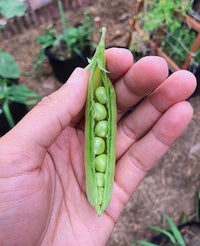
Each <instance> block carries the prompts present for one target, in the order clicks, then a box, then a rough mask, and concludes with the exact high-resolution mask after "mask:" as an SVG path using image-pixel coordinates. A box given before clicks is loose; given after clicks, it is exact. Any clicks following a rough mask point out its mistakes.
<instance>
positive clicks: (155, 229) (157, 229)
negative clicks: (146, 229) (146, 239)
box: [150, 225, 176, 243]
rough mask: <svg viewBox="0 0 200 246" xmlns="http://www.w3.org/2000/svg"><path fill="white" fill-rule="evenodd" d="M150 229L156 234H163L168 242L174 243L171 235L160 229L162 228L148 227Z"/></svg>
mask: <svg viewBox="0 0 200 246" xmlns="http://www.w3.org/2000/svg"><path fill="white" fill-rule="evenodd" d="M150 229H152V230H154V231H156V232H159V233H162V234H164V235H165V236H167V237H168V238H169V240H170V241H171V242H172V243H176V240H175V238H174V237H173V235H172V234H171V233H170V232H168V231H166V230H164V229H162V228H158V227H156V226H153V225H150Z"/></svg>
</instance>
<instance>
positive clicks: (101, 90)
mask: <svg viewBox="0 0 200 246" xmlns="http://www.w3.org/2000/svg"><path fill="white" fill-rule="evenodd" d="M95 96H96V98H97V100H98V101H99V102H100V103H101V104H105V103H106V102H107V95H106V88H105V87H103V86H99V87H98V88H97V89H96V91H95Z"/></svg>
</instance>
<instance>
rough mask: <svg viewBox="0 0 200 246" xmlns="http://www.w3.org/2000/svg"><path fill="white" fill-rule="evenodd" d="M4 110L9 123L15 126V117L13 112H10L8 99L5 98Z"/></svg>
mask: <svg viewBox="0 0 200 246" xmlns="http://www.w3.org/2000/svg"><path fill="white" fill-rule="evenodd" d="M3 112H4V114H5V116H6V119H7V121H8V123H9V126H10V127H11V128H12V127H14V125H15V122H14V119H13V117H12V114H11V112H10V108H9V102H8V100H5V101H4V103H3Z"/></svg>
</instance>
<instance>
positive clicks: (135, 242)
mask: <svg viewBox="0 0 200 246" xmlns="http://www.w3.org/2000/svg"><path fill="white" fill-rule="evenodd" d="M137 244H139V245H142V246H159V245H158V244H154V243H148V242H145V241H140V240H136V241H134V242H133V243H132V246H135V245H137Z"/></svg>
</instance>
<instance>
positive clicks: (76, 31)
mask: <svg viewBox="0 0 200 246" xmlns="http://www.w3.org/2000/svg"><path fill="white" fill-rule="evenodd" d="M58 8H59V12H60V16H61V20H62V26H63V32H62V33H57V31H56V30H55V29H46V32H45V34H43V35H41V36H39V37H38V39H37V42H38V44H40V45H41V50H40V52H39V54H38V56H37V58H36V60H35V62H34V64H33V66H32V69H31V71H30V72H29V73H27V75H31V76H33V77H40V76H41V75H42V68H43V63H44V61H45V58H46V57H45V49H46V48H47V47H51V50H52V51H53V53H54V54H56V57H57V58H58V59H59V60H65V59H66V58H70V57H72V56H73V55H74V54H78V55H79V56H80V57H81V58H84V57H83V54H82V51H83V49H84V47H85V46H91V43H92V42H91V35H92V33H93V29H94V25H93V19H92V16H91V15H90V14H88V13H86V12H84V16H83V23H82V24H80V25H77V26H76V27H69V26H68V24H67V19H66V17H65V13H64V10H63V6H62V3H61V1H58ZM36 70H38V72H36V73H35V71H36Z"/></svg>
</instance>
